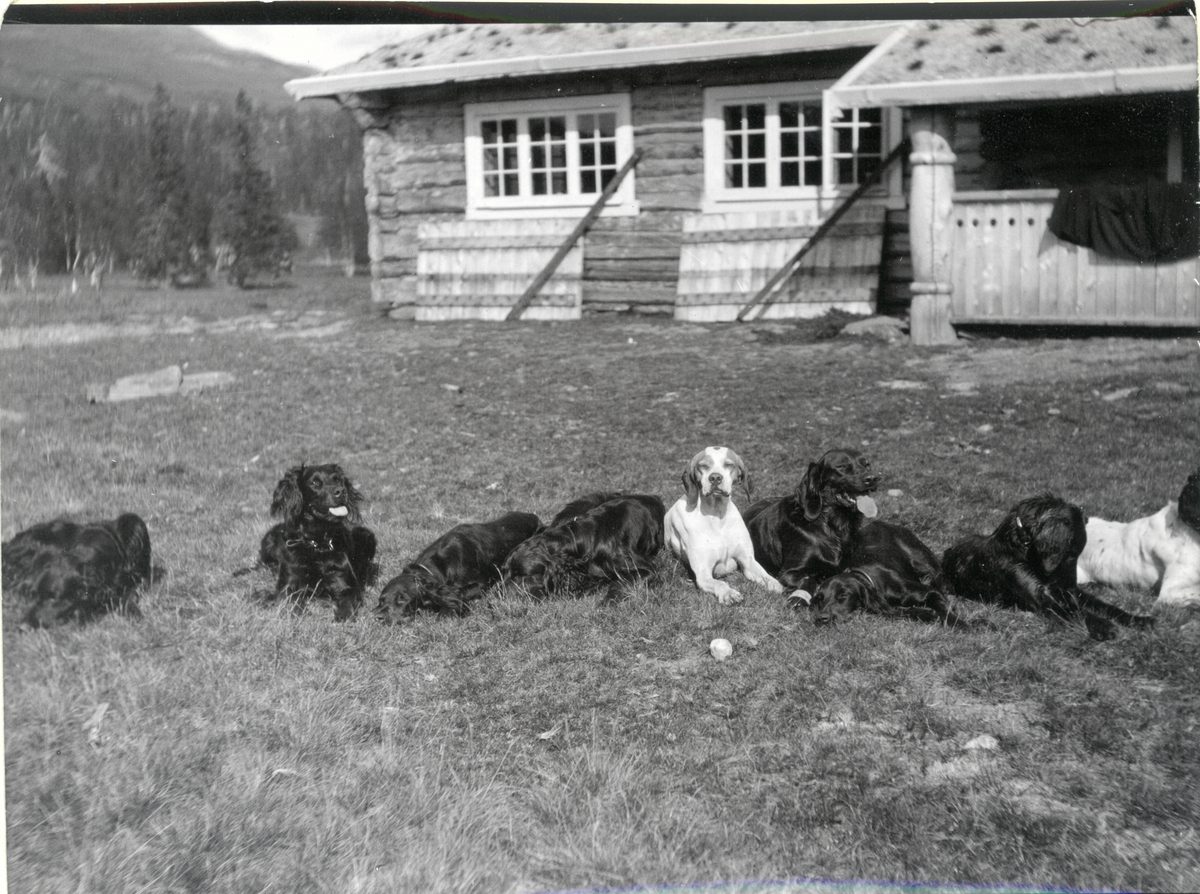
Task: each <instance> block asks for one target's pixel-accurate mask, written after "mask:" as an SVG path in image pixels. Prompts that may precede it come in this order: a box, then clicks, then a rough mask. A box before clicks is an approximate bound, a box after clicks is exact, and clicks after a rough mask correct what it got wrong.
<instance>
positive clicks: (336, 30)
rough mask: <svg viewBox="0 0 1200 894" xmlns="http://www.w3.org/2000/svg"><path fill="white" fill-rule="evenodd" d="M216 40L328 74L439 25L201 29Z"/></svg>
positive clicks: (264, 26)
mask: <svg viewBox="0 0 1200 894" xmlns="http://www.w3.org/2000/svg"><path fill="white" fill-rule="evenodd" d="M196 27H197V28H198V29H199V30H200V31H203V32H204V33H205V34H207V35H208V36H209V37H211V38H212V39H213V40H216V41H219V42H220V43H222V44H224V45H226V46H229V47H234V48H236V49H239V50H253V51H254V52H256V53H261V54H262V55H264V56H270V57H271V58H272V59H278V60H279V61H281V62H288V63H291V64H293V65H307V66H309V67H310V68H315V69H317V70H318V71H328V70H329V69H331V68H336V67H337V66H339V65H345V64H346V63H348V62H356V61H358V60H359V59H361V58H362V57H363V56H365V55H366V54H367V53H370V52H373V51H374V50H377V49H379V48H380V47H383V46H387V45H388V44H393V43H396V42H398V41H401V40H406V39H407V38H409V37H412V36H414V35H417V34H421V33H422V32H424V31H428V30H429V29H430V28H435V27H437V26H436V25H197V26H196Z"/></svg>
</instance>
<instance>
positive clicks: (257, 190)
mask: <svg viewBox="0 0 1200 894" xmlns="http://www.w3.org/2000/svg"><path fill="white" fill-rule="evenodd" d="M254 123H255V122H254V109H253V107H252V106H251V104H250V99H249V98H248V97H247V96H246V92H245V91H244V90H243V91H239V92H238V96H237V120H236V122H235V124H234V158H233V175H232V178H231V181H230V188H229V192H228V194H227V195H226V197H225V202H224V209H223V211H224V214H223V221H222V225H221V231H222V232H221V235H222V237H223V240H224V241H225V242H227V243H228V244H229V245H231V246H232V248H233V251H234V255H235V260H234V262H233V265H232V266H231V268H230V279H231V280H232V281H234V282H236V283H237V284H238V286H239V287H241V288H244V287H245V285H246V281H247V279H248V278H249V277H250V276H251V275H252V274H254V273H256V272H259V271H265V270H270V271H275V270H277V269H278V265H279V261H280V258H281V256H282V253H283V248H284V246H285V241H284V229H285V228H284V222H283V218H282V217H280V216H279V214H277V213H276V211H275V197H274V194H273V192H272V189H271V179H270V177H269V176H268V175H267V173H266V172H265V171H264V170H263V169H262V167H261V165H260V164H259V160H258V145H257V140H256V139H255V133H254Z"/></svg>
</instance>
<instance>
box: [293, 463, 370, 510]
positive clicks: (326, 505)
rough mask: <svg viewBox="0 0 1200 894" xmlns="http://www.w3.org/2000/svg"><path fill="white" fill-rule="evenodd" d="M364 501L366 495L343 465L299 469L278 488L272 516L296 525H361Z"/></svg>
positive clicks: (330, 464) (294, 469)
mask: <svg viewBox="0 0 1200 894" xmlns="http://www.w3.org/2000/svg"><path fill="white" fill-rule="evenodd" d="M361 502H362V495H361V494H359V492H358V489H357V488H355V486H354V484H353V483H352V482H351V481H350V479H349V478H347V477H346V473H345V472H343V471H342V467H341V466H339V465H337V464H335V463H326V464H325V465H320V466H296V467H295V468H293V469H290V470H288V472H287V474H286V475H284V476H283V477H282V478H281V479H279V483H278V484H277V485H275V494H274V496H273V497H272V498H271V514H272V515H278V516H282V517H283V519H284V521H285V522H289V523H293V524H296V523H299V522H301V521H302V520H306V519H318V520H321V521H326V522H334V523H342V522H355V523H357V522H358V521H360V519H361V514H360V512H359V504H360V503H361Z"/></svg>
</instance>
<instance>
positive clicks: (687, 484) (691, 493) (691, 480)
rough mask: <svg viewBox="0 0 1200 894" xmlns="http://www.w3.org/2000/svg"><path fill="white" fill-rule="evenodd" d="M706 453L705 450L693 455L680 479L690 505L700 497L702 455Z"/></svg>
mask: <svg viewBox="0 0 1200 894" xmlns="http://www.w3.org/2000/svg"><path fill="white" fill-rule="evenodd" d="M703 455H704V453H703V451H701V452H700V453H697V454H696V455H695V456H693V457H692V460H691V462H689V463H688V464H687V465H686V466H684V467H683V475H682V476H681V477H680V479H679V480H680V481H681V482H682V483H683V492H684V493H685V494H687V501H688V505H689V506H691V505H692V504H693V503H695V502H696V501H697V500H698V499H700V471H699V468H698V466H699V465H700V457H702V456H703Z"/></svg>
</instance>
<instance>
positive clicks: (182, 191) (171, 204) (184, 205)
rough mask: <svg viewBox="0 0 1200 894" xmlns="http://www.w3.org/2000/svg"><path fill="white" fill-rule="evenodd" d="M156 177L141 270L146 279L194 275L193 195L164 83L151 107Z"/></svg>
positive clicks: (146, 212) (147, 203) (147, 204)
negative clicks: (189, 219) (191, 248)
mask: <svg viewBox="0 0 1200 894" xmlns="http://www.w3.org/2000/svg"><path fill="white" fill-rule="evenodd" d="M149 169H150V177H149V183H148V184H147V189H146V193H145V197H144V199H143V202H142V207H141V221H140V224H139V226H138V249H137V252H138V253H137V257H136V259H135V266H136V269H137V271H138V275H139V276H140V277H141V278H143V279H164V278H166V277H170V276H173V275H176V274H180V273H184V272H191V271H190V268H191V261H190V258H189V251H188V249H189V242H190V240H189V238H188V232H187V215H188V205H189V201H188V190H187V181H186V178H185V175H184V167H183V156H182V153H181V151H180V147H179V142H178V140H177V135H176V128H175V110H174V108H173V107H172V106H171V97H170V96H169V95H168V93H167V91H166V88H164V87H163V85H162V84H159V85H158V86H157V87H156V88H155V91H154V100H153V102H152V103H151V106H150V158H149Z"/></svg>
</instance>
